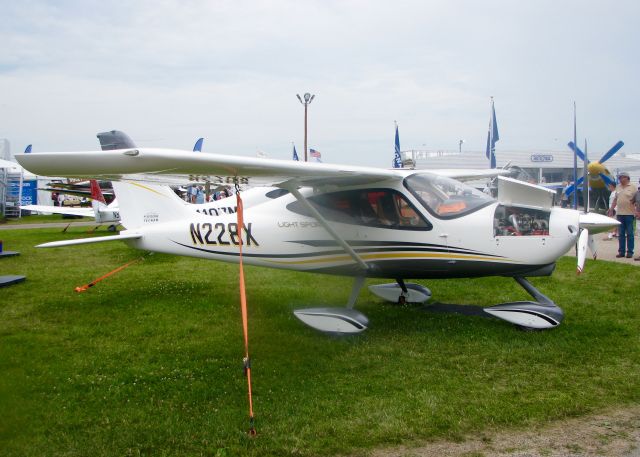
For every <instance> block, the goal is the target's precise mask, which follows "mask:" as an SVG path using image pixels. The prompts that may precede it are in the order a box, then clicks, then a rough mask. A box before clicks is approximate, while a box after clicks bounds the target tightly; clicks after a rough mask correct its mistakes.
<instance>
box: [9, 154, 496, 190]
mask: <svg viewBox="0 0 640 457" xmlns="http://www.w3.org/2000/svg"><path fill="white" fill-rule="evenodd" d="M15 157H16V160H17V161H18V162H19V163H20V164H21V165H22V166H24V167H25V168H26V169H27V170H29V171H30V172H32V173H34V174H37V175H41V176H65V177H83V178H99V179H106V180H123V179H126V180H134V181H135V180H138V181H147V182H156V183H159V182H165V183H172V182H176V181H177V180H182V182H185V181H199V182H202V181H204V182H207V181H208V182H212V183H219V184H234V183H238V184H249V185H273V186H282V187H287V186H290V185H291V184H295V185H299V186H319V185H327V184H334V185H354V184H367V183H373V182H379V181H383V180H394V179H403V178H404V177H405V176H407V175H409V174H412V173H415V172H416V170H410V169H382V168H373V167H360V166H354V165H334V164H327V163H314V162H295V161H287V160H274V159H265V158H254V157H242V156H231V155H222V154H202V153H197V152H193V151H182V150H174V149H157V148H135V149H121V150H113V151H84V152H39V153H31V154H16V155H15ZM424 171H428V170H424ZM430 172H432V173H435V174H442V175H444V176H448V177H453V178H458V179H465V178H466V179H477V178H481V177H487V176H496V175H497V174H501V171H500V170H491V171H489V170H442V171H439V170H431V171H430ZM456 172H458V173H456ZM488 172H489V173H488ZM487 173H488V174H487Z"/></svg>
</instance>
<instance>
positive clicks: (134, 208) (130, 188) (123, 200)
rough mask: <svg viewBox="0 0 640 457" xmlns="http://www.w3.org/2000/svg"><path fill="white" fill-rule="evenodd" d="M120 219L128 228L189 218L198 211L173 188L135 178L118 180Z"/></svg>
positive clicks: (116, 182) (114, 189) (114, 184)
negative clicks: (188, 204) (135, 180)
mask: <svg viewBox="0 0 640 457" xmlns="http://www.w3.org/2000/svg"><path fill="white" fill-rule="evenodd" d="M113 191H114V192H115V194H116V198H117V199H118V206H119V210H120V221H121V222H122V225H123V226H125V227H126V228H127V229H128V230H131V229H136V228H138V227H142V226H143V225H149V224H158V223H164V222H171V221H176V220H180V219H185V218H187V217H189V216H193V214H194V212H193V211H192V210H190V209H189V208H188V207H187V203H186V202H184V201H183V200H181V199H180V197H178V196H177V195H176V194H175V192H174V191H173V190H171V188H170V187H167V186H157V185H153V184H142V183H137V182H131V181H114V182H113Z"/></svg>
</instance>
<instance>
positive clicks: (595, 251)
mask: <svg viewBox="0 0 640 457" xmlns="http://www.w3.org/2000/svg"><path fill="white" fill-rule="evenodd" d="M588 244H589V251H591V255H592V256H593V260H596V259H597V258H598V245H597V244H596V239H595V238H594V236H593V235H589V243H588Z"/></svg>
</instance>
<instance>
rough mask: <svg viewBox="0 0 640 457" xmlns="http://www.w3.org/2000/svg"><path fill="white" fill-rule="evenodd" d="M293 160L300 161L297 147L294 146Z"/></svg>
mask: <svg viewBox="0 0 640 457" xmlns="http://www.w3.org/2000/svg"><path fill="white" fill-rule="evenodd" d="M293 160H295V161H300V159H299V158H298V153H297V152H296V145H295V144H294V145H293Z"/></svg>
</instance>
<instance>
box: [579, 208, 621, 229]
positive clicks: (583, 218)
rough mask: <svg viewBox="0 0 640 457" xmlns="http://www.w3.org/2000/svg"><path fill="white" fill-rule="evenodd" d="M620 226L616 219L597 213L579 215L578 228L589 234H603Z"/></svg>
mask: <svg viewBox="0 0 640 457" xmlns="http://www.w3.org/2000/svg"><path fill="white" fill-rule="evenodd" d="M618 225H620V222H618V221H617V220H616V219H613V218H611V217H608V216H604V215H602V214H598V213H586V214H585V213H580V228H581V229H587V230H589V233H600V232H605V231H607V230H609V229H611V228H613V227H616V226H618Z"/></svg>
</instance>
